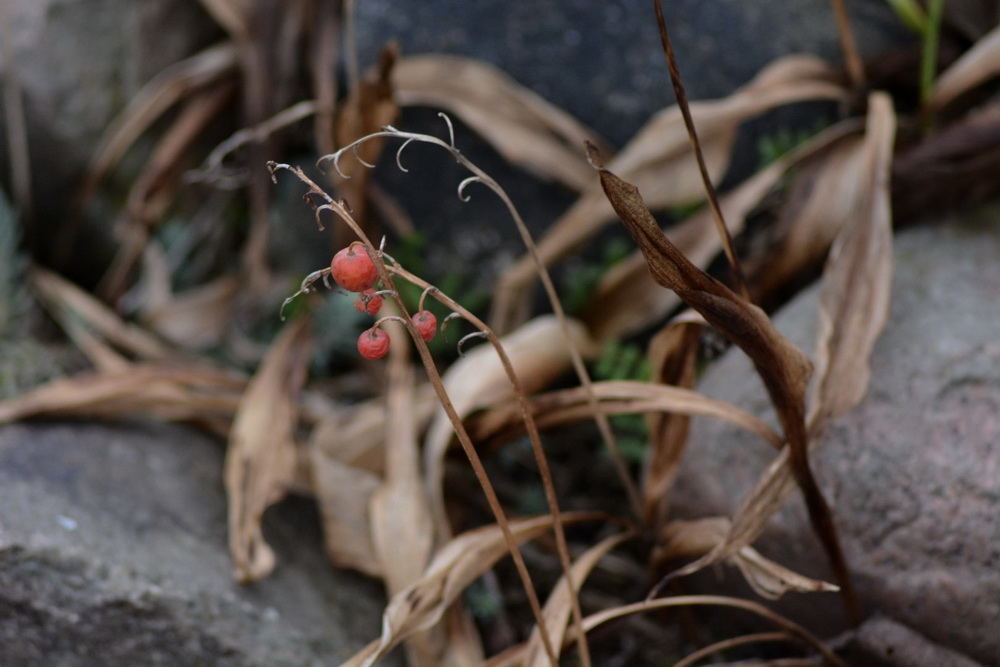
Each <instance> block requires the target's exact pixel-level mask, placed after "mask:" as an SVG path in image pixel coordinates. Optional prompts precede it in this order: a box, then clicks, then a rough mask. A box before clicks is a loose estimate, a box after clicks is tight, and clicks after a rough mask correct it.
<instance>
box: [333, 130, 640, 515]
mask: <svg viewBox="0 0 1000 667" xmlns="http://www.w3.org/2000/svg"><path fill="white" fill-rule="evenodd" d="M440 115H441V117H442V118H444V119H445V121H446V122H447V123H448V129H449V131H450V130H451V129H452V127H451V121H450V120H449V119H448V117H447V116H446V115H444V114H440ZM377 137H396V138H398V139H404V140H405V142H404V143H403V145H402V146H401V147H400V148H399V151H397V153H396V164H397V165H398V166H399V168H400V169H402V170H403V171H407V170H406V169H405V168H404V167H403V165H402V162H401V161H400V154H401V153H402V151H403V149H404V148H406V146H407V145H408V144H409V143H410V142H413V141H420V142H424V143H429V144H434V145H435V146H440V147H441V148H444V149H445V150H446V151H448V152H449V153H451V155H452V157H454V158H455V160H456V161H457V162H458V163H459V164H461V165H462V166H463V167H465V168H466V169H468V170H469V171H470V172H472V173H473V174H474V175H473V176H470V177H469V178H467V179H465V180H464V181H462V182H461V183H460V184H459V186H458V195H459V197H461V198H462V199H463V200H466V199H467V197H466V196H465V195H464V192H465V188H466V187H467V186H468V185H470V184H472V183H482V184H483V185H485V186H486V187H488V188H489V189H490V190H492V191H493V192H494V194H496V195H497V197H499V198H500V200H501V201H502V202H503V204H504V206H506V207H507V211H508V213H509V214H510V216H511V218H512V219H513V221H514V224H515V226H516V227H517V230H518V233H519V234H520V235H521V239H522V240H523V241H524V244H525V246H526V247H527V249H528V253H529V254H530V255H531V258H532V260H533V261H534V262H535V266H536V267H537V270H538V274H539V277H540V279H541V281H542V285H543V287H544V288H545V293H546V295H547V297H548V299H549V302H550V303H551V305H552V312H553V314H555V316H556V319H558V320H559V326H560V328H561V329H562V334H563V337H564V338H565V339H566V342H567V343H568V345H569V353H570V359H571V360H572V363H573V370H574V371H575V372H576V375H577V378H578V379H579V380H580V384H581V385H582V386H583V387H584V389H585V391H586V392H587V396H588V404H589V405H590V407H591V409H592V411H593V414H594V421H595V422H596V423H597V427H598V430H599V431H600V433H601V437H602V439H603V440H604V443H605V445H606V446H607V448H608V451H610V452H611V457H612V461H613V462H614V465H615V470H616V472H617V473H618V476H619V477H620V478H621V480H622V485H623V486H624V487H625V492H626V494H627V496H628V499H629V504H630V505H631V507H632V510H633V512H634V513H635V515H636V516H641V515H642V503H641V501H640V499H639V492H638V490H637V489H636V486H635V483H634V482H633V481H632V477H631V475H630V474H629V472H628V466H627V465H626V463H625V458H624V457H623V456H622V454H621V451H620V449H619V448H618V441H617V439H616V438H615V436H614V433H613V432H612V430H611V424H610V422H609V421H608V418H607V416H606V415H604V414H602V413H601V411H600V410H599V409H598V400H597V396H596V394H594V391H593V382H592V381H591V379H590V374H589V373H588V372H587V367H586V365H584V363H583V358H582V357H581V356H580V352H579V350H577V349H576V346H575V345H573V344H572V336H571V334H570V331H569V325H568V320H567V318H566V312H565V311H564V310H563V307H562V303H561V302H560V300H559V295H558V294H557V293H556V289H555V285H554V284H553V283H552V277H551V276H550V275H549V272H548V269H547V268H546V266H545V263H544V262H543V261H542V259H541V257H539V254H538V247H537V246H536V245H535V242H534V239H532V238H531V232H529V231H528V226H527V225H526V224H525V223H524V219H523V218H521V214H520V213H519V212H518V210H517V207H515V206H514V203H513V202H512V201H511V200H510V197H508V196H507V193H506V192H505V191H504V189H503V188H501V187H500V185H499V184H498V183H497V182H496V181H494V180H493V178H492V177H491V176H490V175H489V174H487V173H486V172H485V171H483V170H482V169H480V168H479V167H477V166H476V165H475V164H474V163H473V162H472V161H470V160H469V159H468V158H467V157H465V156H464V155H463V154H462V153H461V151H459V150H458V149H457V148H455V145H454V136H453V134H452V136H451V142H445V141H442V140H441V139H439V138H437V137H433V136H431V135H427V134H417V133H413V132H402V131H400V130H397V129H396V128H394V127H387V128H385V130H383V131H382V132H375V133H373V134H370V135H368V136H367V137H363V138H361V139H359V140H358V141H356V142H354V143H353V144H351V145H349V146H345V147H343V148H341V149H340V150H339V151H337V152H336V153H334V154H333V155H328V156H325V157H323V158H320V163H322V162H323V161H325V160H330V161H332V162H333V163H334V167H335V168H337V170H338V171H339V170H340V167H339V165H338V162H339V160H340V158H341V156H342V155H343V154H344V153H345V152H347V151H348V150H353V151H355V154H356V150H357V147H358V146H360V145H361V144H362V143H364V142H366V141H369V140H371V139H375V138H377ZM367 166H369V167H371V166H373V165H367Z"/></svg>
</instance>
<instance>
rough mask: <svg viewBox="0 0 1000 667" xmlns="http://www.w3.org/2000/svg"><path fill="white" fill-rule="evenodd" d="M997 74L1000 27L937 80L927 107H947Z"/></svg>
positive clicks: (983, 38)
mask: <svg viewBox="0 0 1000 667" xmlns="http://www.w3.org/2000/svg"><path fill="white" fill-rule="evenodd" d="M997 74H1000V27H996V28H993V30H991V31H990V32H989V33H987V34H986V35H985V36H984V37H982V38H981V39H980V40H979V41H978V42H976V43H975V45H974V46H973V47H972V48H971V49H969V50H968V51H966V52H965V53H964V54H962V56H961V57H960V58H959V59H958V60H957V61H955V62H954V63H953V64H952V65H951V67H949V68H948V69H946V70H945V71H944V72H942V73H941V76H939V77H938V79H937V81H936V82H935V84H934V90H933V92H932V93H931V99H930V106H931V107H932V108H935V109H940V108H941V107H943V106H945V105H947V104H948V103H949V102H951V101H953V100H954V99H955V98H956V97H958V96H959V95H961V94H963V93H965V92H968V91H969V90H971V89H972V88H974V87H976V86H978V85H979V84H981V83H983V82H985V81H986V80H987V79H991V78H993V77H995V76H996V75H997Z"/></svg>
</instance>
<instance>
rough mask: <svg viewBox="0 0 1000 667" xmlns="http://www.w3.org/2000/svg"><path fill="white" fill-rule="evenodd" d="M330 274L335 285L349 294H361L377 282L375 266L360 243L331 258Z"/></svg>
mask: <svg viewBox="0 0 1000 667" xmlns="http://www.w3.org/2000/svg"><path fill="white" fill-rule="evenodd" d="M330 273H331V275H333V279H334V280H336V281H337V284H338V285H340V286H341V287H343V288H344V289H345V290H347V291H349V292H363V291H364V290H366V289H368V288H370V287H371V286H373V285H374V284H375V283H376V282H378V271H376V270H375V264H374V262H372V258H371V257H369V256H368V251H367V250H365V246H364V244H362V243H361V242H360V241H355V242H354V243H352V244H351V245H349V246H347V247H346V248H344V249H343V250H341V251H340V252H338V253H337V254H336V255H334V256H333V261H332V262H330Z"/></svg>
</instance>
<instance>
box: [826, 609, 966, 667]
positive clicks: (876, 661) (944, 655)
mask: <svg viewBox="0 0 1000 667" xmlns="http://www.w3.org/2000/svg"><path fill="white" fill-rule="evenodd" d="M837 654H838V655H839V656H840V657H841V658H843V659H844V660H846V661H847V664H849V665H865V667H942V666H943V665H947V666H948V667H977V666H978V665H979V664H980V663H978V662H975V661H974V660H970V659H969V658H966V657H964V656H962V655H959V654H958V653H955V652H954V651H950V650H948V649H946V648H943V647H941V646H938V645H937V644H934V643H932V642H929V641H927V639H926V638H925V637H924V636H923V635H920V634H918V633H916V632H914V631H913V630H911V629H909V628H908V627H906V626H905V625H902V624H900V623H897V622H895V621H893V620H891V619H888V618H885V617H883V616H874V617H872V618H870V619H868V620H867V621H865V622H864V623H862V624H861V627H859V628H858V629H857V630H855V631H853V632H851V633H850V634H849V635H848V636H847V637H846V638H845V641H844V642H843V644H842V645H841V646H839V647H838V649H837Z"/></svg>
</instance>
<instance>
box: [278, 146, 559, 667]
mask: <svg viewBox="0 0 1000 667" xmlns="http://www.w3.org/2000/svg"><path fill="white" fill-rule="evenodd" d="M268 169H269V170H270V171H271V174H272V176H273V175H274V172H275V171H277V170H279V169H284V170H287V171H290V172H292V173H293V174H294V175H295V176H297V177H298V178H299V180H301V181H302V182H303V183H305V184H306V185H307V186H308V187H309V192H308V194H307V198H308V196H309V195H313V196H315V197H318V198H319V199H320V200H322V201H323V204H322V205H320V206H318V207H316V220H317V222H318V223H319V224H320V225H321V226H322V221H321V220H320V215H321V214H322V212H323V211H324V210H329V211H332V212H333V213H334V214H336V215H337V216H338V217H339V218H340V219H341V220H343V221H344V222H345V223H346V224H347V225H348V226H349V227H350V228H351V230H352V231H354V233H355V234H357V236H358V238H359V239H361V241H362V242H363V243H364V244H365V246H366V247H367V248H368V252H369V253H370V254H371V256H372V259H373V261H374V264H375V268H376V270H377V271H378V274H379V278H380V279H381V281H382V284H383V286H384V287H385V289H387V290H392V293H391V294H390V297H391V298H392V299H393V301H394V302H395V303H396V307H397V308H398V309H399V312H400V313H402V315H403V318H402V319H403V322H402V323H403V325H404V326H405V327H406V329H407V332H408V333H409V334H410V337H411V338H412V339H413V342H414V345H415V347H416V349H417V353H418V354H419V356H420V360H421V362H422V363H423V365H424V368H425V370H426V372H427V377H428V379H429V380H430V382H431V385H432V386H433V387H434V391H435V392H436V394H437V397H438V401H439V402H440V403H441V407H442V408H443V409H444V411H445V414H447V416H448V419H449V420H450V421H451V423H452V426H453V427H454V429H455V435H456V437H457V438H458V441H459V443H460V444H461V446H462V449H463V451H464V452H465V454H466V456H467V457H468V458H469V462H470V464H471V465H472V469H473V472H474V473H475V475H476V479H477V480H478V481H479V484H480V486H481V487H482V489H483V493H484V494H485V495H486V500H487V502H488V503H489V506H490V509H491V510H492V512H493V516H494V518H495V519H496V522H497V525H498V526H499V527H500V530H501V532H502V533H503V536H504V541H505V542H506V544H507V548H508V550H509V551H510V555H511V558H512V559H513V561H514V566H515V567H516V569H517V572H518V575H519V576H520V578H521V583H522V585H523V586H524V590H525V594H526V595H527V596H528V603H529V605H530V606H531V611H532V614H533V615H534V618H535V622H536V623H537V624H538V628H539V633H540V635H541V639H542V644H543V645H544V647H545V653H546V655H548V657H549V660H550V661H551V663H552V665H554V666H555V665H558V664H559V663H558V659H557V657H556V655H557V654H556V652H555V650H554V648H553V646H552V640H551V637H550V636H549V633H548V630H547V628H546V625H545V618H544V616H543V615H542V607H541V604H540V602H539V600H538V593H537V592H536V591H535V587H534V585H533V584H532V582H531V575H530V574H529V572H528V568H527V565H526V564H525V562H524V557H523V556H522V555H521V552H520V550H519V549H518V547H517V543H516V542H515V541H514V537H513V535H512V533H511V531H510V525H509V524H508V522H507V517H506V514H505V513H504V511H503V507H502V506H501V505H500V500H499V498H498V497H497V494H496V490H495V489H494V488H493V484H492V483H491V482H490V479H489V476H488V475H487V474H486V469H485V468H484V467H483V463H482V460H481V459H480V458H479V454H478V453H477V452H476V448H475V446H474V445H473V443H472V439H471V438H470V437H469V434H468V431H466V429H465V425H464V424H463V423H462V418H461V417H460V416H459V414H458V412H457V411H456V410H455V406H454V405H453V404H452V402H451V397H450V396H449V395H448V392H447V390H446V389H445V386H444V383H443V381H442V380H441V375H440V373H438V371H437V367H436V366H435V364H434V359H433V358H432V357H431V353H430V350H429V349H428V348H427V343H426V342H424V339H423V337H422V336H421V335H420V332H419V331H418V330H417V327H416V325H415V324H414V323H413V319H412V318H411V317H410V314H409V312H408V311H407V309H406V305H405V304H404V303H403V300H402V298H400V296H399V292H398V290H396V288H395V286H394V284H393V281H392V275H391V274H390V272H389V271H388V268H387V267H386V265H385V262H383V261H382V258H381V256H380V255H379V253H378V251H377V249H376V247H375V246H374V245H373V244H372V242H371V240H370V239H369V238H368V236H367V235H366V234H365V233H364V231H363V230H362V229H361V226H360V225H359V224H358V223H357V222H356V221H355V220H354V218H353V217H352V216H351V214H350V212H349V211H348V210H347V207H346V206H345V205H344V204H343V203H341V202H338V201H335V200H334V199H333V198H332V197H331V196H330V195H329V194H327V193H326V191H325V190H323V189H322V188H320V187H319V186H318V185H316V183H315V182H313V181H312V179H310V178H309V177H308V176H306V174H305V173H304V172H303V171H302V169H300V168H299V167H293V166H291V165H287V164H277V163H274V162H268ZM310 201H311V200H310ZM435 296H437V294H435ZM553 519H554V521H553V522H554V524H555V525H557V526H559V528H560V529H561V527H562V525H561V523H560V522H559V521H557V520H555V517H553Z"/></svg>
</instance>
